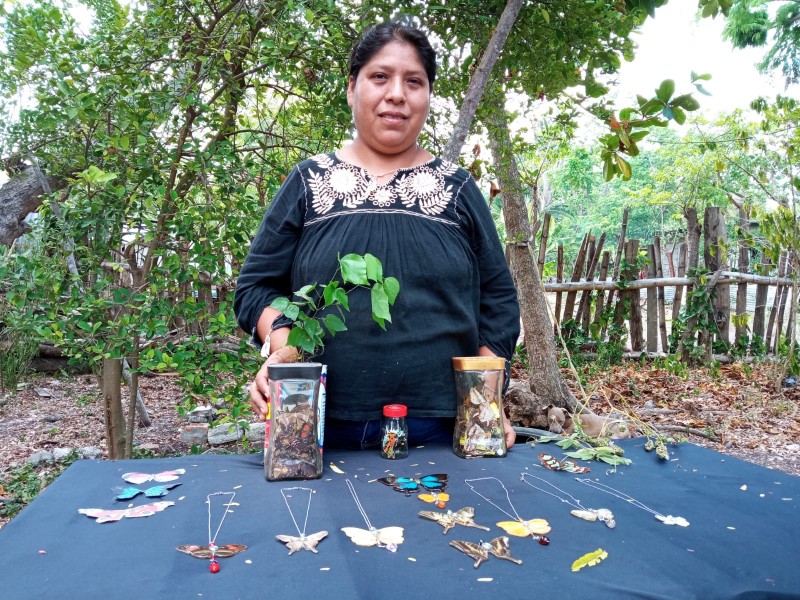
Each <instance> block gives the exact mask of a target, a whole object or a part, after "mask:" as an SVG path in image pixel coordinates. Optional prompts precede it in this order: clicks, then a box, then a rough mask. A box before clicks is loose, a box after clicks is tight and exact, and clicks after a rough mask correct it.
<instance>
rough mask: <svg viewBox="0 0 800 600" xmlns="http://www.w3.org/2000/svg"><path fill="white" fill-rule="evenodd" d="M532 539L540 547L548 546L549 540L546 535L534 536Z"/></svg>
mask: <svg viewBox="0 0 800 600" xmlns="http://www.w3.org/2000/svg"><path fill="white" fill-rule="evenodd" d="M533 537H534V539H535V540H536V541H537V542H539V543H540V544H541V545H542V546H549V545H550V538H549V537H547V536H546V535H535V536H533Z"/></svg>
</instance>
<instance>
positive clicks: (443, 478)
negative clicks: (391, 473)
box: [378, 473, 447, 496]
mask: <svg viewBox="0 0 800 600" xmlns="http://www.w3.org/2000/svg"><path fill="white" fill-rule="evenodd" d="M378 481H380V482H381V483H382V484H383V485H388V486H389V487H391V488H392V489H393V490H395V491H396V492H403V493H404V494H405V495H406V496H410V495H411V494H416V493H417V492H419V491H420V490H421V489H426V490H428V491H429V492H444V491H445V490H446V489H447V474H446V473H438V474H436V475H424V476H423V477H419V478H417V477H381V478H380V479H378Z"/></svg>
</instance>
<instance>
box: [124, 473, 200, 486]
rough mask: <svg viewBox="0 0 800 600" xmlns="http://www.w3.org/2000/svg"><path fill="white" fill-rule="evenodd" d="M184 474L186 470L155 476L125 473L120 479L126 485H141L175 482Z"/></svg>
mask: <svg viewBox="0 0 800 600" xmlns="http://www.w3.org/2000/svg"><path fill="white" fill-rule="evenodd" d="M184 473H186V469H175V470H174V471H162V472H161V473H156V474H155V475H150V474H148V473H125V474H124V475H123V476H122V478H123V479H124V480H125V481H127V482H128V483H135V484H136V485H141V484H142V483H146V482H148V481H158V482H159V483H164V482H165V481H175V480H176V479H177V478H178V477H180V476H181V475H183V474H184Z"/></svg>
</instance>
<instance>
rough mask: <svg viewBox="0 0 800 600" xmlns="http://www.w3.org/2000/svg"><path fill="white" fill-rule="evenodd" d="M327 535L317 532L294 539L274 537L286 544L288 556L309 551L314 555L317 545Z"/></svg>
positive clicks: (291, 536) (289, 536)
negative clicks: (301, 551)
mask: <svg viewBox="0 0 800 600" xmlns="http://www.w3.org/2000/svg"><path fill="white" fill-rule="evenodd" d="M327 535H328V532H327V531H318V532H317V533H312V534H310V535H301V536H300V537H296V536H293V535H276V536H275V537H276V538H277V539H278V540H279V541H281V542H283V543H284V544H286V547H287V548H288V549H289V556H291V555H292V554H294V553H295V552H297V551H298V550H309V551H311V552H313V553H314V554H316V553H317V544H319V543H320V542H321V541H322V540H323V538H325V536H327Z"/></svg>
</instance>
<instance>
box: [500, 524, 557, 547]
mask: <svg viewBox="0 0 800 600" xmlns="http://www.w3.org/2000/svg"><path fill="white" fill-rule="evenodd" d="M497 526H498V527H500V528H501V529H503V530H504V531H505V532H506V533H507V534H509V535H513V536H515V537H528V536H530V537H532V538H533V539H535V540H537V541H538V542H539V543H540V544H542V545H543V546H546V545H547V544H549V543H550V540H548V539H547V538H546V537H545V534H546V533H550V529H551V528H550V524H549V523H548V522H547V521H545V520H544V519H531V520H529V521H523V520H521V519H520V520H519V521H500V522H499V523H497ZM543 540H547V541H543Z"/></svg>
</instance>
